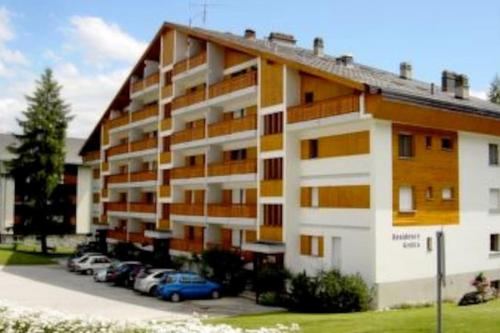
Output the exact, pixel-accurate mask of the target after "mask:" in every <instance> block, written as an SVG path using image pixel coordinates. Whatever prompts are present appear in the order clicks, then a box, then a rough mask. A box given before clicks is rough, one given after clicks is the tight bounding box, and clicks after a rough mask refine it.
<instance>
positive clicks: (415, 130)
mask: <svg viewBox="0 0 500 333" xmlns="http://www.w3.org/2000/svg"><path fill="white" fill-rule="evenodd" d="M400 134H405V135H411V137H412V141H413V144H412V147H413V148H412V150H413V152H412V155H413V156H412V157H400V156H399V155H400V154H399V135H400ZM429 138H430V139H429ZM443 138H446V139H449V140H451V144H452V149H443V148H442V146H441V145H442V142H441V140H442V139H443ZM429 143H430V144H431V145H430V146H429ZM458 144H459V142H458V137H457V133H456V132H451V131H441V130H432V129H425V128H419V127H413V126H406V125H399V124H394V125H393V129H392V154H393V165H392V168H393V189H392V191H393V223H394V225H439V224H458V223H459V193H460V191H459V181H458V177H459V176H458ZM401 186H409V187H411V188H412V189H413V204H414V212H404V213H403V212H400V211H399V189H400V187H401ZM429 188H430V190H429ZM444 188H451V189H452V190H453V198H452V199H451V200H447V199H443V198H442V190H443V189H444ZM428 192H430V194H431V197H429V194H428Z"/></svg>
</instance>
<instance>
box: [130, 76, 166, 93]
mask: <svg viewBox="0 0 500 333" xmlns="http://www.w3.org/2000/svg"><path fill="white" fill-rule="evenodd" d="M159 82H160V73H158V72H155V73H153V74H150V75H149V76H147V77H145V78H144V79H143V80H139V81H136V82H134V83H132V87H131V90H130V92H131V93H132V94H135V93H137V92H139V91H141V90H143V89H146V88H148V87H151V86H153V85H155V84H158V83H159Z"/></svg>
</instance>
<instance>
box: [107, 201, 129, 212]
mask: <svg viewBox="0 0 500 333" xmlns="http://www.w3.org/2000/svg"><path fill="white" fill-rule="evenodd" d="M106 207H108V210H109V211H113V212H126V211H127V203H126V202H109V203H108V204H107V205H106Z"/></svg>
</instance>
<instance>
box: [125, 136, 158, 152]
mask: <svg viewBox="0 0 500 333" xmlns="http://www.w3.org/2000/svg"><path fill="white" fill-rule="evenodd" d="M157 144H158V139H157V138H147V139H141V140H137V141H134V142H131V143H130V151H141V150H146V149H153V148H156V145H157Z"/></svg>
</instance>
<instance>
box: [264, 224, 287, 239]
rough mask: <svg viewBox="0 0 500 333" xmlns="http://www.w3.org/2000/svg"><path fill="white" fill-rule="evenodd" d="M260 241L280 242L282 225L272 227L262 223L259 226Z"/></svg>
mask: <svg viewBox="0 0 500 333" xmlns="http://www.w3.org/2000/svg"><path fill="white" fill-rule="evenodd" d="M259 240H261V241H271V242H282V241H283V229H282V227H274V226H273V227H272V226H267V225H262V226H261V227H260V237H259Z"/></svg>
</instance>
